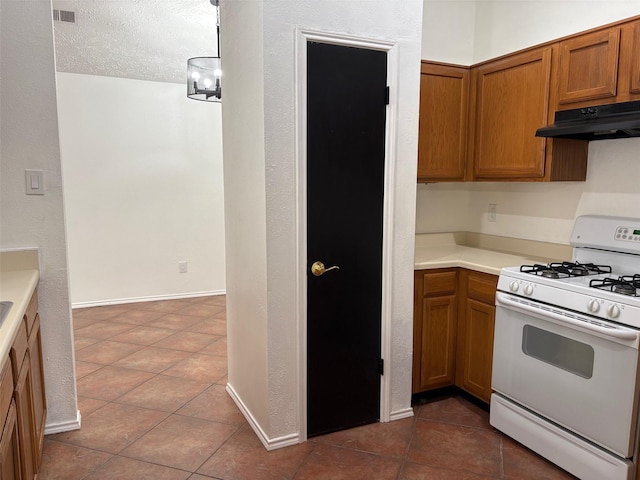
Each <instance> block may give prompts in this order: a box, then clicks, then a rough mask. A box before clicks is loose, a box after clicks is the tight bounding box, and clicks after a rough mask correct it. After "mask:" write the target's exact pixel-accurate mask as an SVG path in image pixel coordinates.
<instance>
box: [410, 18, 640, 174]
mask: <svg viewBox="0 0 640 480" xmlns="http://www.w3.org/2000/svg"><path fill="white" fill-rule="evenodd" d="M435 65H436V64H433V63H432V62H425V61H423V63H422V76H421V92H420V97H421V101H420V137H419V152H420V153H419V166H418V181H420V182H427V181H461V180H466V181H469V180H482V181H543V182H548V181H584V180H585V179H586V169H587V155H588V142H587V141H586V140H569V139H553V140H551V139H543V138H537V137H535V131H536V130H537V129H538V128H540V127H543V126H545V125H548V124H550V123H553V120H554V113H555V112H556V111H558V110H567V109H573V108H581V107H586V106H593V105H602V104H606V103H617V102H628V101H631V100H640V17H634V18H632V19H627V20H624V21H621V22H617V23H615V24H611V25H607V26H604V27H600V28H597V29H593V30H589V31H587V32H583V33H579V34H575V35H571V36H569V37H565V38H562V39H558V40H554V41H551V42H548V43H546V44H543V45H540V46H537V47H531V48H528V49H525V50H522V51H519V52H515V53H513V54H509V55H505V56H503V57H500V58H498V59H495V60H490V61H487V62H483V63H481V64H478V65H474V66H472V67H470V80H469V87H468V92H469V102H468V104H467V109H468V110H467V114H465V113H464V112H465V111H464V110H462V109H461V108H460V104H459V103H458V101H462V100H461V99H463V98H464V92H466V91H467V90H466V87H465V86H464V84H465V79H464V76H463V75H462V73H460V72H462V71H465V69H467V67H456V66H452V65H447V69H448V70H447V72H448V73H446V75H447V76H446V77H445V78H446V79H443V78H442V75H445V74H443V73H439V72H438V71H437V69H436V67H435ZM440 65H442V64H440ZM456 68H459V69H460V71H459V72H458V73H457V75H458V77H455V76H454V73H453V72H455V71H456ZM432 72H433V73H432ZM449 72H450V73H449ZM443 109H447V112H446V113H445V114H442V113H441V112H442V110H443ZM456 117H457V118H458V119H459V120H458V121H459V122H460V127H459V128H447V127H448V126H449V125H450V124H451V123H452V122H455V121H456ZM446 128H447V129H446ZM445 129H446V130H445ZM445 131H446V134H445V133H443V132H445ZM464 135H467V141H466V148H465V147H464V146H461V145H462V144H461V143H460V139H461V137H462V136H464ZM461 158H462V160H460V159H461Z"/></svg>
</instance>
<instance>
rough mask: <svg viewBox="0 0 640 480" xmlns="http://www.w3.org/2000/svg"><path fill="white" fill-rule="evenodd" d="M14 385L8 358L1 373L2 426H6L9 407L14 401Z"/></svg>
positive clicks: (0, 412) (0, 416)
mask: <svg viewBox="0 0 640 480" xmlns="http://www.w3.org/2000/svg"><path fill="white" fill-rule="evenodd" d="M13 385H14V384H13V374H12V369H11V365H10V362H9V359H8V358H7V359H6V360H5V362H4V365H3V366H2V372H1V373H0V424H4V421H5V419H6V417H7V413H8V412H9V405H11V400H12V399H13Z"/></svg>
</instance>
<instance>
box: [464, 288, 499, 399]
mask: <svg viewBox="0 0 640 480" xmlns="http://www.w3.org/2000/svg"><path fill="white" fill-rule="evenodd" d="M495 310H496V309H495V307H494V306H492V305H487V304H486V303H481V302H478V301H476V300H471V299H467V300H466V305H465V314H464V317H463V320H462V322H461V324H462V325H461V326H460V328H459V334H460V335H461V336H462V339H461V342H462V344H461V348H460V349H459V351H458V354H459V358H458V362H460V363H461V371H462V375H461V378H460V379H459V384H458V386H459V387H460V388H462V389H463V390H466V391H467V392H469V393H471V394H472V395H475V396H476V397H478V398H480V399H481V400H483V401H485V402H487V403H489V401H490V398H491V367H492V359H493V328H494V324H495Z"/></svg>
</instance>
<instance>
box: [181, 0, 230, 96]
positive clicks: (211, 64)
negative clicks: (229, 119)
mask: <svg viewBox="0 0 640 480" xmlns="http://www.w3.org/2000/svg"><path fill="white" fill-rule="evenodd" d="M210 1H211V4H212V5H213V6H214V7H216V18H217V20H216V31H217V37H218V45H217V47H218V56H216V57H193V58H190V59H188V60H187V97H189V98H192V99H194V100H202V101H205V102H221V101H222V83H221V82H222V65H221V62H220V0H210Z"/></svg>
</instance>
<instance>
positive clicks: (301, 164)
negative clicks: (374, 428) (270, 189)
mask: <svg viewBox="0 0 640 480" xmlns="http://www.w3.org/2000/svg"><path fill="white" fill-rule="evenodd" d="M310 41H314V42H320V43H329V44H332V45H341V46H348V47H357V48H366V49H371V50H380V51H384V52H386V53H387V85H388V86H389V105H387V115H386V126H385V156H384V158H385V169H384V175H385V177H384V203H383V205H384V206H383V235H382V237H383V238H382V308H381V312H380V313H381V316H380V318H381V345H380V347H381V348H380V352H381V357H382V358H383V359H384V360H385V367H384V375H382V376H381V377H380V421H381V422H388V421H389V417H390V407H391V405H390V395H391V382H390V372H391V363H392V362H391V358H392V357H391V333H392V332H391V319H392V288H393V282H392V273H393V221H394V198H395V163H396V162H395V157H396V125H397V108H396V106H397V105H398V101H397V90H398V89H397V84H398V82H397V76H398V52H397V49H398V47H397V44H396V42H392V41H388V40H383V39H376V38H367V37H360V36H354V35H347V34H342V33H336V32H327V31H320V30H310V29H306V28H301V27H296V32H295V67H294V74H295V79H294V85H295V99H294V102H295V104H294V105H295V107H294V110H295V129H296V131H295V157H296V159H295V160H296V161H295V172H296V173H295V176H296V245H297V247H296V266H297V268H296V285H297V292H296V312H297V319H296V320H297V321H296V323H297V327H298V349H297V350H298V352H297V353H298V425H299V427H300V428H299V441H301V442H303V441H305V440H306V439H307V272H306V269H307V267H306V266H307V188H306V185H307V122H306V118H307V48H306V47H307V42H310Z"/></svg>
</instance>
